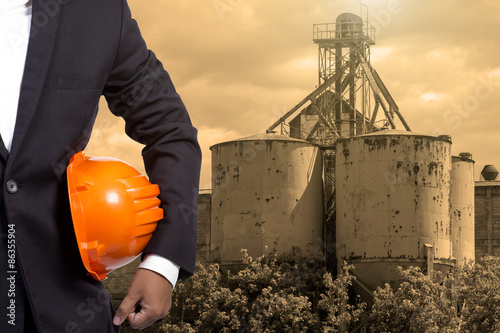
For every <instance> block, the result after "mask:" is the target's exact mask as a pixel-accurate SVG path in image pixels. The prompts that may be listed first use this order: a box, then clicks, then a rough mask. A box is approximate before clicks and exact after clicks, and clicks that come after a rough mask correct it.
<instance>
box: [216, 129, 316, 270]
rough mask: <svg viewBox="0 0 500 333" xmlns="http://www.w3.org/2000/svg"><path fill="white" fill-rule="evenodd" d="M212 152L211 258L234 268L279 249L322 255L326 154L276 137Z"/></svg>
mask: <svg viewBox="0 0 500 333" xmlns="http://www.w3.org/2000/svg"><path fill="white" fill-rule="evenodd" d="M211 150H212V191H213V192H212V230H211V243H212V251H211V252H212V260H215V261H219V262H220V263H221V264H222V265H225V266H230V265H234V264H236V265H237V264H238V263H239V262H240V261H241V254H240V250H241V249H247V250H248V252H249V254H250V255H251V256H252V257H256V256H260V255H262V254H264V253H266V251H268V252H269V251H272V250H273V249H276V250H277V251H278V253H295V254H301V255H311V254H318V253H321V252H322V248H323V247H322V225H323V190H322V152H321V150H320V149H318V147H317V146H316V145H314V144H312V143H310V142H307V141H302V140H297V139H293V138H290V137H285V136H281V135H276V134H261V135H255V136H251V137H247V138H243V139H239V140H235V141H230V142H223V143H219V144H216V145H214V146H212V147H211Z"/></svg>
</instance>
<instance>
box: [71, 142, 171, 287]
mask: <svg viewBox="0 0 500 333" xmlns="http://www.w3.org/2000/svg"><path fill="white" fill-rule="evenodd" d="M67 177H68V192H69V201H70V205H71V215H72V218H73V226H74V229H75V234H76V240H77V242H78V247H79V249H80V256H81V257H82V261H83V264H84V265H85V268H86V269H87V271H88V272H89V273H90V275H92V277H94V279H96V280H99V281H101V280H104V279H106V278H107V274H108V273H109V272H111V271H112V270H114V269H117V268H119V267H122V266H124V265H126V264H128V263H130V262H131V261H133V260H134V259H135V258H136V257H137V256H138V255H140V254H141V252H142V250H144V248H145V247H146V245H147V244H148V242H149V240H150V239H151V236H152V235H153V232H154V231H155V229H156V226H157V224H158V221H159V220H161V219H162V218H163V209H161V208H159V207H158V206H159V204H160V200H159V199H158V198H157V196H158V194H160V190H159V187H158V185H155V184H151V183H150V182H149V181H148V179H147V178H146V177H144V176H143V175H141V174H140V173H139V172H138V171H137V170H135V169H134V168H133V167H132V166H130V165H129V164H127V163H125V162H123V161H121V160H119V159H116V158H111V157H90V156H85V154H84V152H82V151H81V152H78V153H76V154H75V155H73V156H72V157H71V159H70V162H69V165H68V168H67Z"/></svg>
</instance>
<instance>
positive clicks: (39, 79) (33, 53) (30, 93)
mask: <svg viewBox="0 0 500 333" xmlns="http://www.w3.org/2000/svg"><path fill="white" fill-rule="evenodd" d="M62 2H64V1H63V0H35V1H33V7H32V10H33V15H32V19H31V31H30V39H29V44H28V53H27V55H26V64H25V68H24V74H23V80H22V84H21V94H20V96H19V107H18V110H17V118H16V125H15V129H14V136H13V138H12V147H11V150H10V156H9V160H8V163H7V169H8V168H9V167H10V165H11V164H12V161H13V160H14V158H15V155H16V154H17V153H18V151H19V150H20V149H21V143H22V141H23V138H24V137H25V135H26V132H27V130H28V126H29V124H30V122H31V119H32V118H33V114H34V112H35V110H36V107H37V104H38V101H39V99H40V94H41V91H42V88H43V86H44V82H45V76H46V75H47V70H48V68H49V63H50V58H51V56H52V48H53V45H54V41H55V37H56V33H57V27H58V25H59V17H60V12H61V9H62V8H61V7H62V4H61V3H62Z"/></svg>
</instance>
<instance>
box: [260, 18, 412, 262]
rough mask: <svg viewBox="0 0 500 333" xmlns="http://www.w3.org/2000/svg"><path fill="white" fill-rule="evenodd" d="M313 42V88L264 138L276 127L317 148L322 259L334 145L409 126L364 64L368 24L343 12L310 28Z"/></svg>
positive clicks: (330, 215)
mask: <svg viewBox="0 0 500 333" xmlns="http://www.w3.org/2000/svg"><path fill="white" fill-rule="evenodd" d="M313 41H314V43H316V44H317V45H318V79H319V83H318V87H317V88H316V89H315V90H314V91H313V92H312V93H310V94H309V95H307V96H306V97H305V98H304V99H303V100H302V101H300V102H299V103H298V104H297V105H296V106H294V107H293V108H292V109H291V110H290V111H288V112H287V113H286V114H284V115H283V116H282V117H281V118H280V119H278V120H277V121H276V122H275V123H274V124H272V125H271V126H270V127H269V128H268V129H267V133H273V132H275V131H276V128H277V127H278V126H280V132H281V134H282V135H287V136H290V137H293V138H296V139H302V140H307V141H310V142H313V143H315V144H317V145H319V146H320V147H321V148H322V150H323V168H324V184H323V185H324V207H325V224H324V228H325V230H324V234H325V235H326V236H325V249H326V253H327V257H329V256H331V257H335V253H334V252H335V250H334V249H331V250H329V249H328V245H327V244H330V243H331V242H332V241H333V243H335V242H334V239H328V238H329V237H331V238H334V237H335V236H334V235H335V209H336V208H335V207H336V205H335V142H336V141H337V140H338V139H340V138H348V137H354V136H358V135H363V134H368V133H371V132H376V131H379V130H383V129H395V128H396V124H397V120H398V119H399V123H400V124H402V125H403V126H404V128H405V129H406V130H407V131H410V127H409V126H408V124H407V123H406V121H405V119H404V118H403V116H402V115H401V113H400V111H399V108H398V106H397V104H396V102H395V101H394V99H393V98H392V96H391V94H390V93H389V90H388V89H387V87H386V86H385V84H384V83H383V82H382V79H381V78H380V76H379V75H378V73H377V71H375V69H374V68H373V67H372V66H371V64H370V46H371V45H375V28H374V27H373V25H371V24H370V23H369V22H368V21H363V20H362V19H361V18H360V17H359V16H357V15H355V14H351V13H343V14H340V15H339V16H338V17H337V20H336V22H335V23H323V24H315V25H314V26H313ZM294 115H295V117H294V118H292V119H291V120H290V121H288V119H289V118H291V117H292V116H294ZM287 121H288V122H287ZM328 235H330V236H328Z"/></svg>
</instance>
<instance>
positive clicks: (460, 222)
mask: <svg viewBox="0 0 500 333" xmlns="http://www.w3.org/2000/svg"><path fill="white" fill-rule="evenodd" d="M451 238H452V242H453V256H454V257H455V259H456V260H457V263H458V264H459V265H460V264H463V263H464V261H467V260H474V259H475V255H474V252H475V251H474V161H473V160H472V156H469V155H467V154H461V155H460V156H453V157H452V171H451Z"/></svg>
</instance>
